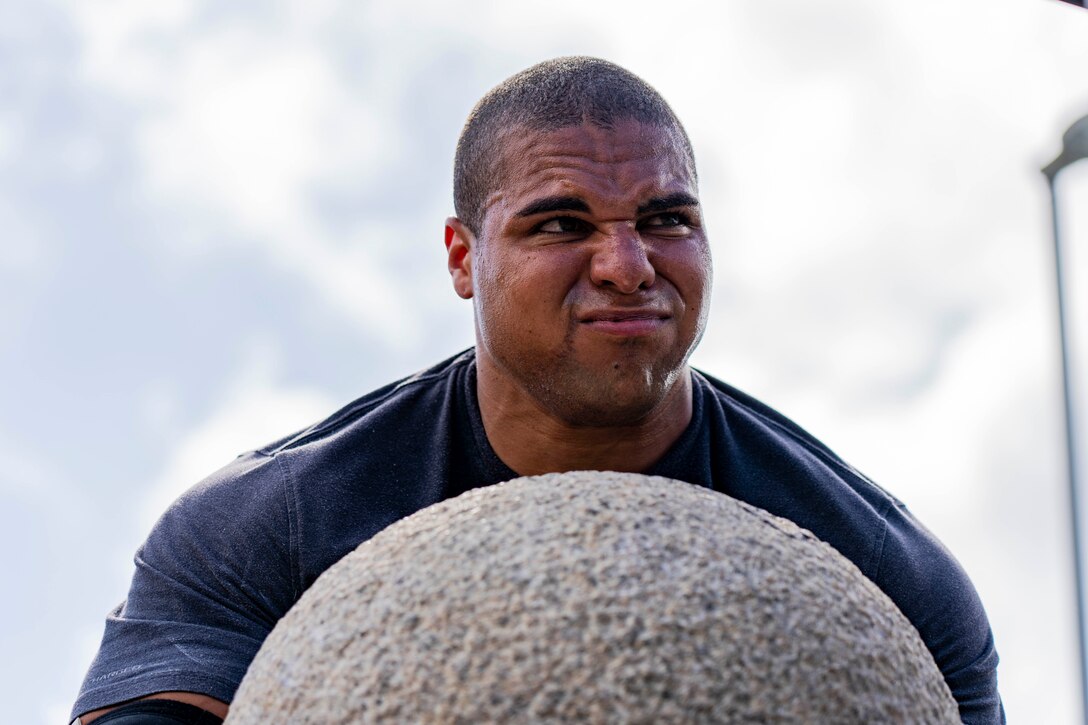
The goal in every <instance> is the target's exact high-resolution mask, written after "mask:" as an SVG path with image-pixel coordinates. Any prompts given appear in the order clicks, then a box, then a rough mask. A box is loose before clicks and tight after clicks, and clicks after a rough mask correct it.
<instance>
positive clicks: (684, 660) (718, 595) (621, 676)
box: [228, 472, 959, 725]
mask: <svg viewBox="0 0 1088 725" xmlns="http://www.w3.org/2000/svg"><path fill="white" fill-rule="evenodd" d="M958 721H959V720H958V717H957V710H956V704H955V702H954V700H953V699H952V696H951V694H950V693H949V691H948V689H947V687H946V686H945V684H944V681H943V679H942V678H941V675H940V673H939V672H938V670H937V667H936V665H935V664H934V663H933V660H932V658H931V657H930V655H929V652H928V651H927V650H926V648H925V646H924V645H923V644H922V642H921V640H920V639H919V637H918V635H917V633H916V632H915V630H914V628H913V627H912V626H911V625H910V623H909V622H908V621H907V620H906V618H905V617H903V615H902V614H900V612H899V610H898V609H896V608H895V606H894V605H893V604H892V603H891V601H890V600H888V599H887V597H885V596H884V594H883V593H882V592H880V591H879V589H877V588H876V586H875V585H873V584H872V583H870V582H869V580H868V579H866V578H864V577H863V576H862V574H861V573H860V572H859V571H858V570H857V569H856V568H855V567H854V565H853V564H851V563H850V562H848V561H847V560H846V559H845V558H843V557H842V556H840V555H839V554H838V553H837V552H835V551H834V550H832V549H831V548H830V547H829V546H827V545H826V544H823V543H822V542H820V541H817V540H816V539H815V538H814V537H813V536H812V535H811V534H809V533H808V532H806V531H804V530H802V529H800V528H798V527H797V526H795V525H794V524H792V523H790V522H788V521H785V520H783V519H779V518H775V517H773V516H771V515H770V514H767V513H766V512H764V511H761V510H759V509H755V508H753V507H751V506H748V505H746V504H743V503H740V502H738V501H735V500H734V499H731V498H729V497H727V496H724V495H722V494H719V493H714V492H712V491H708V490H706V489H702V488H698V487H695V486H692V485H689V484H686V483H681V482H677V481H670V480H667V479H663V478H653V477H648V476H641V475H637V474H618V473H587V472H580V473H565V474H551V475H548V476H538V477H529V478H521V479H516V480H514V481H511V482H509V483H505V484H501V485H499V486H491V487H488V488H483V489H477V490H474V491H470V492H469V493H467V494H465V495H463V496H460V497H458V498H455V499H451V500H448V501H444V502H442V503H440V504H437V505H435V506H432V507H430V508H427V509H424V510H423V511H420V512H418V513H416V514H415V515H413V516H410V517H408V518H406V519H404V520H402V521H400V522H398V523H396V524H394V525H393V526H390V527H389V528H388V529H386V530H385V531H383V532H381V533H380V534H378V535H377V536H375V537H374V538H373V539H371V540H370V541H368V542H365V543H363V544H362V545H361V546H359V548H358V549H357V550H356V551H354V552H353V553H351V554H349V555H348V556H346V557H345V558H344V559H343V560H341V561H340V562H339V563H338V564H336V565H335V566H333V567H332V568H330V569H329V570H328V571H327V572H326V573H325V574H324V575H322V576H321V578H320V579H318V581H317V582H316V583H315V584H314V586H313V587H312V588H311V589H310V590H309V591H308V592H307V593H306V594H305V596H303V598H302V599H301V600H300V601H299V602H298V603H297V604H296V605H295V607H294V608H293V609H291V611H290V612H288V614H287V615H286V616H285V617H284V618H283V620H281V621H280V623H279V624H278V625H277V626H276V628H275V630H274V631H273V632H272V634H271V635H270V636H269V638H268V639H267V640H266V642H265V644H264V646H263V647H262V649H261V651H260V652H259V653H258V655H257V658H256V659H255V660H254V662H253V664H252V666H251V667H250V670H249V672H248V674H247V675H246V678H245V680H244V681H243V683H242V685H241V687H240V689H239V691H238V694H237V696H236V698H235V700H234V703H233V704H232V706H231V712H230V717H229V719H228V723H229V724H230V725H248V724H251V723H252V724H254V725H255V724H256V723H268V722H292V723H366V722H373V723H378V722H380V723H389V722H406V723H407V722H413V723H415V722H444V723H482V722H509V723H514V722H534V723H537V722H595V723H617V722H624V723H670V722H677V723H679V722H691V723H695V722H698V723H708V722H721V723H739V722H764V723H770V722H783V723H784V722H790V723H794V722H809V723H875V722H897V723H898V722H911V723H943V722H948V723H955V722H958Z"/></svg>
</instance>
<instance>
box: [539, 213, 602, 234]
mask: <svg viewBox="0 0 1088 725" xmlns="http://www.w3.org/2000/svg"><path fill="white" fill-rule="evenodd" d="M588 229H589V224H588V223H587V222H585V221H583V220H581V219H578V218H576V217H572V216H559V217H555V218H554V219H549V220H548V221H546V222H544V223H542V224H540V225H538V226H537V228H536V231H537V232H541V233H543V234H579V233H582V232H585V231H588Z"/></svg>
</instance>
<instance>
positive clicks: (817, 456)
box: [694, 370, 903, 520]
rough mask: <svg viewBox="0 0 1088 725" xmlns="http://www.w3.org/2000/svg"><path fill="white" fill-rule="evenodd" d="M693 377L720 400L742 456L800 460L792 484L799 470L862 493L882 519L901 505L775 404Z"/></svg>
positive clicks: (829, 489) (838, 490) (840, 490)
mask: <svg viewBox="0 0 1088 725" xmlns="http://www.w3.org/2000/svg"><path fill="white" fill-rule="evenodd" d="M694 380H695V383H696V386H697V388H698V389H700V390H702V391H703V394H704V395H705V396H707V397H708V398H709V400H710V401H712V402H713V404H715V405H716V406H717V408H718V410H719V413H720V416H721V417H722V418H724V421H722V426H724V427H725V428H728V431H724V434H728V435H729V437H730V438H731V439H732V440H733V441H734V442H735V443H737V444H738V445H740V446H741V448H742V451H741V452H740V453H741V455H742V456H750V457H758V458H761V459H764V460H774V459H786V460H791V462H794V463H795V464H796V465H795V466H793V467H792V469H793V470H792V472H794V474H795V475H793V476H791V477H790V480H791V482H792V483H794V486H795V484H796V481H798V479H799V476H798V475H796V474H803V476H800V478H802V479H803V480H806V481H811V482H817V483H820V484H821V486H818V487H817V489H818V490H819V491H823V492H824V493H826V494H828V495H836V494H838V495H842V496H848V497H849V496H860V497H861V499H863V500H864V501H865V503H866V506H867V507H868V508H871V512H869V513H871V514H873V515H875V517H876V518H878V519H881V520H883V519H885V517H886V514H888V513H889V512H891V511H892V509H893V508H895V507H901V506H902V505H903V504H902V502H900V501H899V500H898V499H897V497H895V496H894V495H892V494H891V493H890V492H889V491H887V490H885V489H883V488H881V487H880V486H878V484H877V483H876V482H875V481H873V480H871V479H870V478H868V477H867V476H865V475H864V474H863V472H862V471H860V470H857V469H856V468H854V467H853V466H852V465H850V464H849V463H848V462H846V460H845V459H843V458H842V457H841V456H839V455H838V454H837V453H836V452H834V451H832V450H831V448H830V447H828V446H827V445H826V444H825V443H824V442H821V441H820V440H819V439H817V438H816V437H815V435H813V434H812V433H809V432H808V431H807V430H805V429H804V428H802V427H801V426H799V425H798V423H796V422H794V421H793V420H792V419H790V418H788V417H787V416H784V415H783V414H781V413H780V411H778V410H776V409H775V408H772V407H771V406H769V405H767V404H766V403H763V402H762V401H759V400H757V398H755V397H753V396H752V395H750V394H747V393H745V392H743V391H741V390H739V389H737V388H734V386H732V385H730V384H728V383H725V382H722V381H721V380H719V379H717V378H715V377H713V376H710V374H707V373H705V372H703V371H701V370H695V371H694ZM802 490H804V488H803V487H802Z"/></svg>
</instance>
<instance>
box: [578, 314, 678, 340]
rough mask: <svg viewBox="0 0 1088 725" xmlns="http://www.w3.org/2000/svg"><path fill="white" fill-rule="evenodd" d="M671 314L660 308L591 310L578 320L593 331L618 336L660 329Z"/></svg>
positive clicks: (635, 334) (646, 332) (632, 335)
mask: <svg viewBox="0 0 1088 725" xmlns="http://www.w3.org/2000/svg"><path fill="white" fill-rule="evenodd" d="M670 319H671V315H669V314H668V313H667V312H664V311H660V310H649V309H633V310H592V311H590V312H587V313H586V314H583V315H580V316H579V318H578V322H579V323H580V324H581V325H582V326H584V327H587V328H589V329H591V330H593V331H594V332H600V333H603V334H606V335H615V336H618V337H638V336H641V335H650V334H653V333H654V332H657V331H658V330H660V329H661V328H662V327H663V326H665V324H666V323H667V322H668V321H669V320H670Z"/></svg>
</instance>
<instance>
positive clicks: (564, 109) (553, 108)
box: [453, 56, 695, 234]
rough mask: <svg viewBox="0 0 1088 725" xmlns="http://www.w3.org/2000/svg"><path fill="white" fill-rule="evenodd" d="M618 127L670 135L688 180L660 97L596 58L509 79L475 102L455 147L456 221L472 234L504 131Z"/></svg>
mask: <svg viewBox="0 0 1088 725" xmlns="http://www.w3.org/2000/svg"><path fill="white" fill-rule="evenodd" d="M626 120H630V121H637V122H639V123H645V124H650V125H654V126H661V127H663V128H666V129H669V130H670V131H672V132H674V134H675V136H676V140H677V143H678V144H679V146H680V147H681V148H679V149H678V150H680V151H681V152H682V153H683V154H684V156H685V157H686V159H687V162H688V164H689V166H690V168H691V173H692V176H693V177H694V176H695V154H694V152H693V151H692V149H691V141H690V140H689V139H688V135H687V132H686V131H684V127H683V125H681V123H680V120H679V119H678V118H677V117H676V114H675V113H673V111H672V109H671V108H669V104H668V103H666V102H665V99H664V98H662V97H661V94H660V93H658V92H657V91H656V90H654V89H653V87H652V86H650V84H649V83H647V82H646V81H644V80H642V79H641V78H639V77H638V76H636V75H635V74H634V73H632V72H630V71H628V70H626V69H624V68H621V67H620V66H618V65H616V64H615V63H609V62H608V61H606V60H601V59H600V58H589V57H585V56H570V57H565V58H554V59H552V60H546V61H544V62H543V63H538V64H536V65H534V66H532V67H530V68H526V69H525V70H523V71H521V72H520V73H518V74H516V75H514V76H511V77H510V78H508V79H506V80H505V81H503V82H502V83H500V84H499V85H497V86H495V87H494V88H492V89H491V90H490V91H489V92H488V93H487V95H485V96H484V97H483V98H481V99H480V101H479V103H477V104H476V107H475V108H474V109H472V113H470V114H469V117H468V120H467V121H466V122H465V127H464V129H463V130H462V131H461V137H460V138H459V139H458V140H457V153H456V155H455V156H454V163H453V203H454V208H455V209H456V211H457V216H458V218H459V219H460V220H461V221H462V222H464V223H465V225H467V226H468V228H469V229H471V230H472V232H473V234H479V233H480V229H481V227H482V225H483V216H484V208H483V207H484V202H485V200H486V199H487V196H488V194H489V193H491V191H492V190H493V189H494V188H495V183H496V181H497V177H498V173H497V172H498V171H499V169H497V168H496V163H497V162H498V160H499V152H500V151H501V144H502V141H503V140H504V133H505V132H506V131H507V130H508V129H510V128H512V127H523V128H527V129H530V130H533V131H554V130H558V129H561V128H569V127H571V126H579V125H581V124H583V123H590V124H593V125H595V126H598V127H600V128H612V127H614V126H615V124H616V122H617V121H626Z"/></svg>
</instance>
